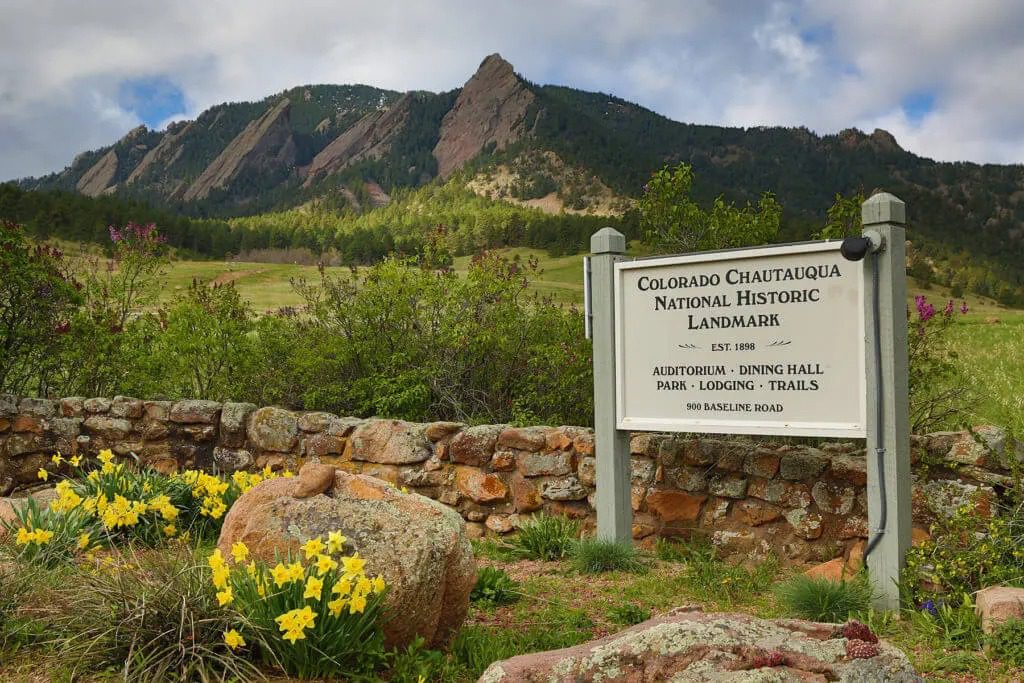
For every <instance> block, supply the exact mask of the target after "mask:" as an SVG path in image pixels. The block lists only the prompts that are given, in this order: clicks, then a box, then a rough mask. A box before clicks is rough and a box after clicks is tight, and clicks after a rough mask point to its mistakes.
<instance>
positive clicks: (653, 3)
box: [0, 0, 1024, 179]
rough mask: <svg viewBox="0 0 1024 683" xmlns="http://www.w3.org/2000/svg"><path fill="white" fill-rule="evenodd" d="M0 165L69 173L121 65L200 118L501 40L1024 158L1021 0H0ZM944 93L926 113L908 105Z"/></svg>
mask: <svg viewBox="0 0 1024 683" xmlns="http://www.w3.org/2000/svg"><path fill="white" fill-rule="evenodd" d="M0 12H2V16H3V18H4V21H3V22H0V179H2V178H10V177H20V176H25V175H34V174H40V173H44V172H48V171H52V170H58V169H60V168H62V167H63V166H64V165H65V164H66V163H68V162H69V161H70V160H71V159H72V158H73V157H74V155H75V154H76V153H78V152H80V151H83V150H85V149H91V148H95V147H98V146H101V145H103V144H108V143H110V142H112V141H113V140H115V139H117V137H119V136H120V135H122V134H124V133H125V132H126V131H127V130H129V129H130V128H131V127H133V126H135V125H137V124H138V120H137V119H136V117H135V116H134V115H133V114H132V113H131V112H128V111H124V110H123V109H121V108H120V106H119V105H118V98H117V93H118V88H119V86H120V84H121V83H123V82H124V81H125V80H128V79H138V78H153V77H166V78H168V79H169V80H171V81H173V82H174V84H175V85H177V86H178V87H180V88H181V89H182V91H183V93H184V96H185V101H186V103H187V105H188V107H189V112H188V115H189V116H194V115H196V114H197V113H199V112H200V111H202V110H203V109H205V108H207V107H209V106H211V105H213V104H216V103H218V102H223V101H233V100H245V99H259V98H262V97H265V96H266V95H268V94H270V93H273V92H277V91H280V90H283V89H285V88H288V87H291V86H294V85H299V84H304V83H353V82H362V83H368V84H372V85H378V86H381V87H387V88H393V89H397V90H405V89H412V88H423V89H431V90H446V89H450V88H454V87H458V86H459V85H461V84H462V82H464V81H465V79H466V78H467V77H468V76H469V75H470V74H471V73H472V71H473V69H475V67H476V65H477V64H478V63H479V62H480V60H481V59H482V58H483V57H484V56H485V55H487V54H489V53H491V52H495V51H498V52H501V53H502V54H503V55H504V56H505V57H506V58H507V59H509V61H511V62H512V63H513V64H514V65H515V66H516V68H517V70H519V71H520V72H521V73H523V75H524V76H526V77H527V78H529V79H530V80H533V81H536V82H541V83H551V82H554V83H560V84H564V85H571V86H574V87H580V88H585V89H589V90H602V91H605V92H612V93H614V94H617V95H619V96H622V97H625V98H627V99H630V100H633V101H637V102H639V103H640V104H643V105H644V106H647V107H650V108H652V109H655V110H656V111H658V112H660V113H663V114H665V115H667V116H670V117H672V118H675V119H678V120H682V121H689V122H697V123H718V124H723V125H807V126H808V127H810V128H812V129H814V130H817V131H819V132H823V133H829V132H835V131H837V130H839V129H841V128H845V127H849V126H853V125H856V126H858V127H862V128H865V129H868V130H870V129H871V128H872V127H874V126H881V127H886V128H888V129H890V130H891V132H893V133H894V134H895V135H896V136H897V139H898V140H899V141H900V142H901V144H903V145H904V146H905V147H906V148H908V149H910V150H912V151H914V152H916V153H919V154H922V155H925V156H930V157H934V158H938V159H970V160H973V161H993V162H1022V161H1024V119H1022V118H1021V117H1020V116H1019V112H1020V111H1024V79H1021V78H1019V66H1018V65H1019V64H1020V63H1022V62H1024V29H1022V27H1024V4H1021V3H1006V2H998V1H996V0H974V1H972V2H970V3H964V2H961V1H959V0H956V1H953V0H915V1H905V2H901V3H892V2H889V1H888V0H860V1H859V2H850V1H849V0H785V1H781V2H776V3H774V4H767V3H763V2H758V1H757V0H732V1H727V2H714V1H713V0H694V1H693V2H686V3H677V2H667V1H660V0H620V1H618V2H611V1H610V0H565V1H563V2H550V1H545V2H541V1H540V0H520V1H519V2H515V3H507V2H496V1H495V2H481V1H476V2H473V1H470V0H420V1H419V2H404V1H400V0H377V1H376V2H372V3H367V2H356V1H355V0H344V1H337V2H328V1H323V0H322V1H308V2H300V1H298V0H296V1H293V2H287V3H282V2H276V1H272V0H249V1H247V2H245V3H237V2H229V1H228V0H177V1H176V2H160V3H156V2H153V3H145V2H137V1H130V0H121V1H114V0H94V2H91V3H67V2H59V1H58V0H36V1H34V2H33V1H31V0H0ZM920 92H928V93H933V94H934V98H935V108H934V110H933V111H931V112H929V113H928V114H926V115H925V116H923V117H921V118H920V119H919V120H918V119H915V120H913V121H912V120H910V119H908V118H907V117H906V115H905V114H904V113H903V110H902V103H903V101H904V100H905V99H906V98H907V97H908V96H909V95H911V94H914V93H920Z"/></svg>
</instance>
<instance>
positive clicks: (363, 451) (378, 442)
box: [349, 420, 432, 465]
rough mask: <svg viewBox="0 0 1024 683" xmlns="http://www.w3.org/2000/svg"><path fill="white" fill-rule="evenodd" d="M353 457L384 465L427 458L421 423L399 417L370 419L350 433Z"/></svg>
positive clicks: (428, 456) (428, 446) (420, 460)
mask: <svg viewBox="0 0 1024 683" xmlns="http://www.w3.org/2000/svg"><path fill="white" fill-rule="evenodd" d="M349 442H350V443H351V446H352V459H353V460H364V461H366V462H376V463H381V464H385V465H407V464H410V463H414V462H423V461H424V460H427V459H429V458H430V456H431V454H432V451H431V446H430V442H429V441H427V439H426V437H425V436H424V435H423V426H422V425H417V424H413V423H411V422H403V421H401V420H370V421H368V422H365V423H363V424H361V425H360V426H359V427H357V428H356V429H355V431H353V432H352V436H351V437H349Z"/></svg>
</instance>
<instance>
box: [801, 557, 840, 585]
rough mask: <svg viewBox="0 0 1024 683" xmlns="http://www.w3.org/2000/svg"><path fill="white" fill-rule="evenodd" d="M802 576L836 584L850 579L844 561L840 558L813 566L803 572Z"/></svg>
mask: <svg viewBox="0 0 1024 683" xmlns="http://www.w3.org/2000/svg"><path fill="white" fill-rule="evenodd" d="M804 574H805V575H807V576H809V577H811V578H812V579H825V580H826V581H834V582H836V583H839V582H840V581H845V580H846V579H848V578H850V574H849V570H848V567H847V566H846V561H845V560H844V559H843V558H841V557H837V558H835V559H834V560H829V561H828V562H823V563H821V564H819V565H815V566H813V567H811V568H810V569H808V570H807V571H805V572H804Z"/></svg>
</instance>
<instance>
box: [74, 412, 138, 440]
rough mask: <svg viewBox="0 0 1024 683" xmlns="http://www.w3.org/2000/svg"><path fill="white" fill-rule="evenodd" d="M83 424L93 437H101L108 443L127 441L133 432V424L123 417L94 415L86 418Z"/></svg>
mask: <svg viewBox="0 0 1024 683" xmlns="http://www.w3.org/2000/svg"><path fill="white" fill-rule="evenodd" d="M82 424H83V426H84V427H85V428H86V429H87V430H89V431H90V432H91V433H92V434H93V435H96V436H100V437H102V438H103V439H105V440H107V441H108V442H109V441H117V440H120V439H125V438H127V436H128V434H129V433H130V432H131V431H132V423H131V422H130V421H129V420H126V419H124V418H122V417H107V416H105V415H92V416H90V417H87V418H85V422H83V423H82Z"/></svg>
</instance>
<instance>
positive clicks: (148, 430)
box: [141, 420, 171, 441]
mask: <svg viewBox="0 0 1024 683" xmlns="http://www.w3.org/2000/svg"><path fill="white" fill-rule="evenodd" d="M141 431H142V438H143V439H146V440H147V441H159V440H160V439H166V438H167V435H168V434H170V433H171V430H170V428H169V427H168V426H167V423H166V422H160V421H157V420H146V421H145V422H143V423H142V430H141Z"/></svg>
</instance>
